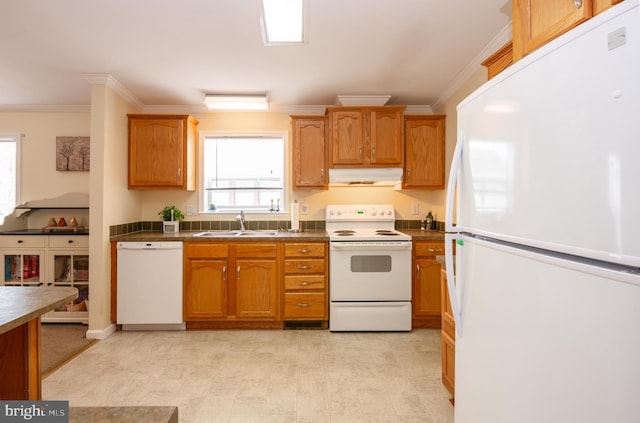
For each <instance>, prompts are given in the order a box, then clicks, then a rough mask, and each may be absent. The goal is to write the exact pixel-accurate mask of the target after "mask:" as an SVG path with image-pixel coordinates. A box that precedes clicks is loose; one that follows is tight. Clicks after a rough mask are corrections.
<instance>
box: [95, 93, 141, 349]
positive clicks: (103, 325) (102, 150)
mask: <svg viewBox="0 0 640 423" xmlns="http://www.w3.org/2000/svg"><path fill="white" fill-rule="evenodd" d="M134 112H136V110H135V109H134V108H133V106H131V105H130V104H129V103H128V102H126V101H125V100H124V99H123V98H122V97H120V96H119V95H118V94H116V93H115V92H114V91H113V90H112V89H110V88H109V87H107V86H106V85H93V86H92V87H91V143H92V145H91V164H92V167H93V170H92V177H91V185H90V186H91V196H90V219H91V226H90V234H91V235H90V241H89V260H90V262H89V269H90V280H91V287H90V291H89V296H90V301H89V303H90V304H91V306H90V311H89V332H88V333H87V337H90V338H104V337H106V336H108V335H109V334H110V333H111V332H112V331H113V330H114V326H113V324H112V322H111V318H110V316H111V248H110V247H111V245H110V240H109V226H111V225H116V224H119V223H123V222H131V221H138V220H139V219H140V199H139V197H140V196H139V193H137V192H135V191H129V190H128V189H127V131H128V126H127V113H134Z"/></svg>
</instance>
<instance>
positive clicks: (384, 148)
mask: <svg viewBox="0 0 640 423" xmlns="http://www.w3.org/2000/svg"><path fill="white" fill-rule="evenodd" d="M402 116H403V115H402V111H398V110H389V111H386V110H376V111H373V112H371V138H370V139H371V151H370V152H369V153H370V157H371V158H370V162H371V163H372V164H384V165H394V166H402V164H403V159H404V154H403V153H404V145H403V144H404V139H403V137H402V135H403V130H402ZM367 127H368V125H365V130H366V129H367ZM366 138H367V137H366V136H365V139H366Z"/></svg>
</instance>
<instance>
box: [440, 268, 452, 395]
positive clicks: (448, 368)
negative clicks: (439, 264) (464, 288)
mask: <svg viewBox="0 0 640 423" xmlns="http://www.w3.org/2000/svg"><path fill="white" fill-rule="evenodd" d="M440 285H441V292H442V306H441V308H442V331H441V332H440V335H441V345H440V346H441V351H442V384H443V385H444V387H445V388H447V391H449V393H450V394H451V398H452V401H453V399H454V398H455V374H456V343H455V339H456V324H455V321H454V320H453V313H452V311H451V302H450V301H449V290H448V289H447V272H446V271H445V269H444V268H442V269H441V270H440Z"/></svg>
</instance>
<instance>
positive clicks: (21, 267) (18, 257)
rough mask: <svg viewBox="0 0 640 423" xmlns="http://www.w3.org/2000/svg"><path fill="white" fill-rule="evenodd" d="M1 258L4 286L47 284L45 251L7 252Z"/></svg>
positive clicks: (0, 255)
mask: <svg viewBox="0 0 640 423" xmlns="http://www.w3.org/2000/svg"><path fill="white" fill-rule="evenodd" d="M0 257H2V266H3V275H4V277H3V279H2V280H3V285H4V286H40V285H43V284H44V283H46V277H45V274H44V267H45V265H44V251H43V250H29V249H24V250H14V251H12V250H6V251H2V252H1V254H0Z"/></svg>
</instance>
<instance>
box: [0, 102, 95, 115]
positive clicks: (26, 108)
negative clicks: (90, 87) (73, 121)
mask: <svg viewBox="0 0 640 423" xmlns="http://www.w3.org/2000/svg"><path fill="white" fill-rule="evenodd" d="M0 112H7V113H10V112H19V113H90V112H91V106H89V105H82V104H78V105H64V104H9V105H0Z"/></svg>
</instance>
